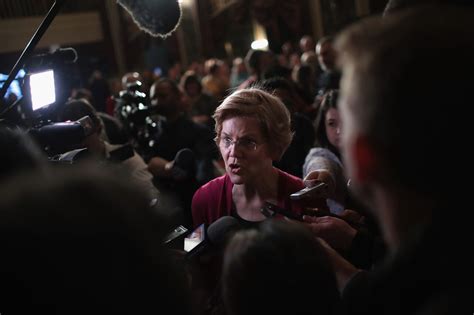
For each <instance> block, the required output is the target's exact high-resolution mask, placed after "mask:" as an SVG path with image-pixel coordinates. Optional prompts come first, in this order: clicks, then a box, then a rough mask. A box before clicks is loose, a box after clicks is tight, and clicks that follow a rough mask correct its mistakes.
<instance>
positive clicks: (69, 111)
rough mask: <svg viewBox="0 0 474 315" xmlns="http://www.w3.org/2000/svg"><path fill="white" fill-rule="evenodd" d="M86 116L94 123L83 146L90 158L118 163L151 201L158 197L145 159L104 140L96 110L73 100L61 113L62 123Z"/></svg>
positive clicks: (84, 103) (84, 102)
mask: <svg viewBox="0 0 474 315" xmlns="http://www.w3.org/2000/svg"><path fill="white" fill-rule="evenodd" d="M84 116H89V117H90V118H91V121H92V129H93V132H92V133H91V134H90V135H89V136H87V137H86V138H85V139H84V141H83V144H84V146H85V147H86V148H87V153H88V155H89V156H90V157H94V158H98V159H99V160H101V161H110V162H117V165H120V166H121V167H122V169H124V170H125V171H126V172H127V173H128V174H129V175H130V176H131V178H132V179H133V180H134V183H135V184H136V185H138V186H139V187H140V188H141V189H142V190H143V191H145V192H146V193H147V195H148V196H149V198H150V200H152V199H155V198H157V197H158V190H157V189H156V188H155V186H154V185H153V182H152V180H153V176H152V174H151V173H150V172H149V171H148V169H147V165H146V164H145V162H144V161H143V159H142V158H141V157H140V156H139V155H138V154H137V153H136V152H135V151H134V150H133V149H132V148H131V147H130V148H129V150H124V146H123V145H113V144H109V143H108V142H107V141H105V140H103V137H102V133H103V129H104V127H103V124H102V121H101V120H100V118H99V117H98V116H97V112H96V110H95V109H94V108H93V107H92V105H90V104H89V103H88V102H87V101H86V100H84V99H80V100H72V101H69V102H67V103H66V104H65V105H64V107H63V108H62V110H61V112H60V113H59V120H60V121H68V120H70V121H76V120H78V119H80V118H82V117H84Z"/></svg>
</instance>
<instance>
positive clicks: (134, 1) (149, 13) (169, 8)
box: [117, 0, 181, 38]
mask: <svg viewBox="0 0 474 315" xmlns="http://www.w3.org/2000/svg"><path fill="white" fill-rule="evenodd" d="M117 3H118V4H120V5H121V6H122V7H123V8H124V9H125V10H126V11H127V12H128V13H129V14H130V15H131V16H132V18H133V21H134V22H135V24H137V25H138V27H139V28H140V29H141V30H143V31H145V32H147V33H148V34H150V35H152V36H154V37H161V38H166V37H168V36H170V35H171V33H173V32H174V31H175V30H176V28H177V27H178V25H179V22H180V21H181V5H180V4H179V2H178V1H176V0H117Z"/></svg>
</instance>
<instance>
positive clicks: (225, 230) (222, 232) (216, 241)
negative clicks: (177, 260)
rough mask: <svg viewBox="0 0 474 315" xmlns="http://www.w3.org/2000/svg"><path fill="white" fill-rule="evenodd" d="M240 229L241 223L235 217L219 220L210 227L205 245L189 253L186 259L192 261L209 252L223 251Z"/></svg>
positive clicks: (225, 217)
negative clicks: (228, 241)
mask: <svg viewBox="0 0 474 315" xmlns="http://www.w3.org/2000/svg"><path fill="white" fill-rule="evenodd" d="M240 228H241V225H240V223H239V221H238V220H237V219H236V218H234V217H231V216H224V217H221V218H219V219H218V220H216V221H214V222H213V223H211V225H209V228H208V229H207V233H206V238H205V239H204V241H203V244H202V245H201V244H200V245H201V246H196V247H195V248H194V249H193V250H191V251H190V252H188V253H187V255H186V258H187V259H192V258H194V257H199V256H201V255H203V254H205V253H208V252H215V251H218V250H221V249H222V248H223V247H224V245H225V244H226V242H227V240H228V239H229V238H230V237H231V236H232V235H233V234H234V233H235V232H237V230H239V229H240Z"/></svg>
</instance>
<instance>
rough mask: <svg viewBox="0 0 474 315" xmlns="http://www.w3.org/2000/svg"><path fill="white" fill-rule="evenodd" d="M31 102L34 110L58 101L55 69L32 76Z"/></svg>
mask: <svg viewBox="0 0 474 315" xmlns="http://www.w3.org/2000/svg"><path fill="white" fill-rule="evenodd" d="M30 91H31V104H32V107H33V110H37V109H40V108H42V107H44V106H47V105H50V104H53V103H54V102H55V101H56V90H55V86H54V71H53V70H48V71H44V72H39V73H35V74H32V75H31V76H30Z"/></svg>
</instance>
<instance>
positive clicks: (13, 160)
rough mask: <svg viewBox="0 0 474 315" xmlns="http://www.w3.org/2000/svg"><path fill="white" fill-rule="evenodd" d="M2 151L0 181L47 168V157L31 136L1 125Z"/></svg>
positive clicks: (0, 139)
mask: <svg viewBox="0 0 474 315" xmlns="http://www.w3.org/2000/svg"><path fill="white" fill-rule="evenodd" d="M0 150H1V153H0V180H4V179H6V178H8V177H10V176H12V175H16V174H17V173H20V172H27V171H32V170H44V169H45V168H46V162H47V160H46V156H45V155H44V154H43V152H42V151H41V149H40V148H39V147H38V145H37V144H36V143H35V142H34V141H33V140H32V139H31V138H30V136H28V134H27V133H26V132H24V131H21V130H19V129H12V128H10V127H7V126H2V125H0Z"/></svg>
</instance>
